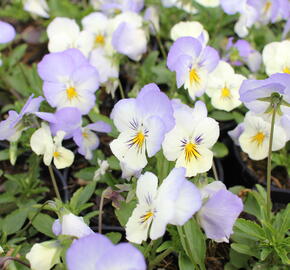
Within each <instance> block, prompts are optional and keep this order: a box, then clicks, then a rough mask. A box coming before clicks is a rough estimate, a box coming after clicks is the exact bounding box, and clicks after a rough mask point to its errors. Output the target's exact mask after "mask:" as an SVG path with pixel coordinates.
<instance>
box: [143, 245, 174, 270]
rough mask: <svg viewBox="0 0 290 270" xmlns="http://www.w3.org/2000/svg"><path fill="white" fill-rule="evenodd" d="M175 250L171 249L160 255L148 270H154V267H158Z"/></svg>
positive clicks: (150, 264)
mask: <svg viewBox="0 0 290 270" xmlns="http://www.w3.org/2000/svg"><path fill="white" fill-rule="evenodd" d="M173 250H174V249H173V248H172V247H170V248H168V249H166V250H165V251H164V252H162V253H161V254H160V255H158V256H157V257H156V258H155V259H154V260H153V261H152V262H150V263H149V268H148V270H152V269H154V266H156V265H158V264H159V263H160V262H161V261H162V260H163V259H164V258H166V257H167V256H168V255H169V254H170V253H172V252H173Z"/></svg>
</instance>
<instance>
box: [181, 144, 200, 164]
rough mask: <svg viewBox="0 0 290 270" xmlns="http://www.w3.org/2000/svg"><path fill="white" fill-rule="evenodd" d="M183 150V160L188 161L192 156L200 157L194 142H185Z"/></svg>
mask: <svg viewBox="0 0 290 270" xmlns="http://www.w3.org/2000/svg"><path fill="white" fill-rule="evenodd" d="M184 151H185V161H186V162H190V161H191V159H192V158H196V159H197V158H199V157H201V155H200V153H199V152H198V151H197V149H196V144H194V143H191V142H189V143H187V144H186V145H185V147H184Z"/></svg>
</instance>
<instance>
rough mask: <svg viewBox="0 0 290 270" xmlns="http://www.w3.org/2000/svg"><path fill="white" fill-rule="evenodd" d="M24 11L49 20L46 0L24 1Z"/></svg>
mask: <svg viewBox="0 0 290 270" xmlns="http://www.w3.org/2000/svg"><path fill="white" fill-rule="evenodd" d="M23 8H24V10H26V11H27V12H29V13H31V14H33V15H37V16H40V17H43V18H49V14H48V12H49V8H48V5H47V2H46V0H24V5H23Z"/></svg>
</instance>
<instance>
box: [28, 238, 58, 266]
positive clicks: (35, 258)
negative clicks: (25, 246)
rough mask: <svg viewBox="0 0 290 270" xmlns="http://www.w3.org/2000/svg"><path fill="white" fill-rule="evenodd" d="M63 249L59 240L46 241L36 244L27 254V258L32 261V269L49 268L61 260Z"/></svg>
mask: <svg viewBox="0 0 290 270" xmlns="http://www.w3.org/2000/svg"><path fill="white" fill-rule="evenodd" d="M61 251H62V248H61V246H60V245H59V243H58V241H55V240H52V241H46V242H42V243H40V244H34V245H33V247H32V248H31V250H30V251H29V252H28V253H27V254H26V259H27V260H28V261H29V262H30V267H31V269H32V270H49V269H51V268H52V267H53V266H54V265H55V264H57V263H59V262H60V253H61Z"/></svg>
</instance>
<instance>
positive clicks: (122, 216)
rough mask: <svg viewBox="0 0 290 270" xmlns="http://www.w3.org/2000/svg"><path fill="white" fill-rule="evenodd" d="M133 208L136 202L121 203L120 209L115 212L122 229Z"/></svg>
mask: <svg viewBox="0 0 290 270" xmlns="http://www.w3.org/2000/svg"><path fill="white" fill-rule="evenodd" d="M135 207H136V201H133V200H132V201H130V202H129V203H126V202H121V204H120V208H119V209H116V210H115V214H116V216H117V218H118V220H119V222H120V224H121V226H122V227H124V226H125V225H126V223H127V221H128V219H129V217H130V216H131V214H132V212H133V210H134V208H135Z"/></svg>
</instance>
